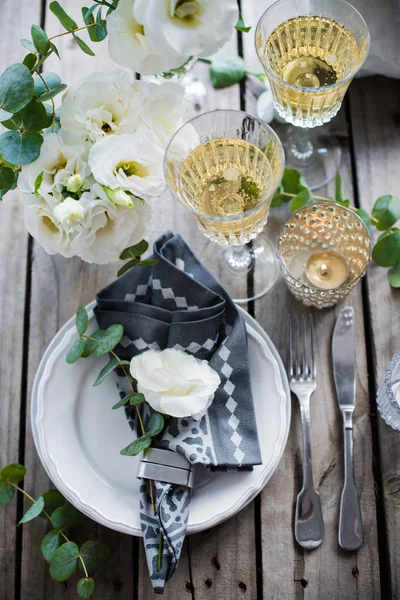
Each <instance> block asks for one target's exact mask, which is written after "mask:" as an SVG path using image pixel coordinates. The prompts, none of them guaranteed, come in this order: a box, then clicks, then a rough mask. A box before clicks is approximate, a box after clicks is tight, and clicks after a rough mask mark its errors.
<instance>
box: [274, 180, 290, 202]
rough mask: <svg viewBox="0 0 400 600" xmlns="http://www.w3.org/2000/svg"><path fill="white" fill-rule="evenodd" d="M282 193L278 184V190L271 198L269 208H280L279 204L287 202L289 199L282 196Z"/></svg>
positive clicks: (281, 187) (281, 188)
mask: <svg viewBox="0 0 400 600" xmlns="http://www.w3.org/2000/svg"><path fill="white" fill-rule="evenodd" d="M282 192H283V186H282V185H281V184H280V185H279V186H278V189H277V190H276V192H275V194H274V195H273V196H272V200H271V208H273V207H274V206H281V204H283V202H286V201H287V200H289V198H286V197H285V196H282Z"/></svg>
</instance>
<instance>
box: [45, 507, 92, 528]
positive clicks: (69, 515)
mask: <svg viewBox="0 0 400 600" xmlns="http://www.w3.org/2000/svg"><path fill="white" fill-rule="evenodd" d="M84 520H85V515H83V514H82V513H81V512H79V510H78V509H77V508H75V506H72V504H65V506H60V507H59V508H56V510H55V511H54V512H53V514H52V515H51V523H52V525H53V527H54V529H69V528H70V527H76V526H77V525H81V524H82V523H83V522H84Z"/></svg>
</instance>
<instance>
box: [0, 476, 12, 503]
mask: <svg viewBox="0 0 400 600" xmlns="http://www.w3.org/2000/svg"><path fill="white" fill-rule="evenodd" d="M14 496H15V487H13V486H12V485H11V484H10V483H7V481H4V480H3V479H0V506H7V504H9V503H10V502H11V500H12V499H13V498H14Z"/></svg>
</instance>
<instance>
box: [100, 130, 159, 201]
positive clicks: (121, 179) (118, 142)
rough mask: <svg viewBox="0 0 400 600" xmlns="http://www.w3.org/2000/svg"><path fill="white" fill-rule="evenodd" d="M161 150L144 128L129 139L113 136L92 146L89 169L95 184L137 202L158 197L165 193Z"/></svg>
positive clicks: (122, 136)
mask: <svg viewBox="0 0 400 600" xmlns="http://www.w3.org/2000/svg"><path fill="white" fill-rule="evenodd" d="M163 159H164V150H163V149H162V147H161V146H159V145H158V144H157V143H156V140H155V138H154V137H153V136H152V133H151V131H150V130H148V129H147V127H145V126H142V127H141V128H140V129H138V131H137V132H136V133H133V134H131V135H113V136H109V137H106V138H104V139H102V140H101V141H100V142H97V144H95V145H94V146H93V148H92V149H91V151H90V154H89V165H90V168H91V170H92V173H93V176H94V178H95V179H96V181H98V182H99V183H101V184H103V185H104V186H107V187H109V188H111V189H116V188H121V189H123V190H124V191H129V192H131V193H132V194H134V195H135V196H138V197H139V198H144V199H146V198H150V197H152V196H159V195H161V194H162V193H163V192H164V190H165V179H164V175H163Z"/></svg>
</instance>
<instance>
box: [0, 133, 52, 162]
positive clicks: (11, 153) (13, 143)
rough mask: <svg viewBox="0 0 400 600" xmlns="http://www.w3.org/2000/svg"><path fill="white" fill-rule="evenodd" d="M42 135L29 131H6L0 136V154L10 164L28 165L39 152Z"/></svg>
mask: <svg viewBox="0 0 400 600" xmlns="http://www.w3.org/2000/svg"><path fill="white" fill-rule="evenodd" d="M42 144H43V136H42V135H41V134H40V133H33V132H30V131H24V132H21V131H6V132H5V133H3V134H2V135H1V136H0V156H1V158H2V159H3V160H5V161H7V162H8V163H10V164H12V165H17V166H19V165H28V164H30V163H32V162H33V161H35V160H36V159H37V158H38V157H39V154H40V148H41V146H42Z"/></svg>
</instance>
